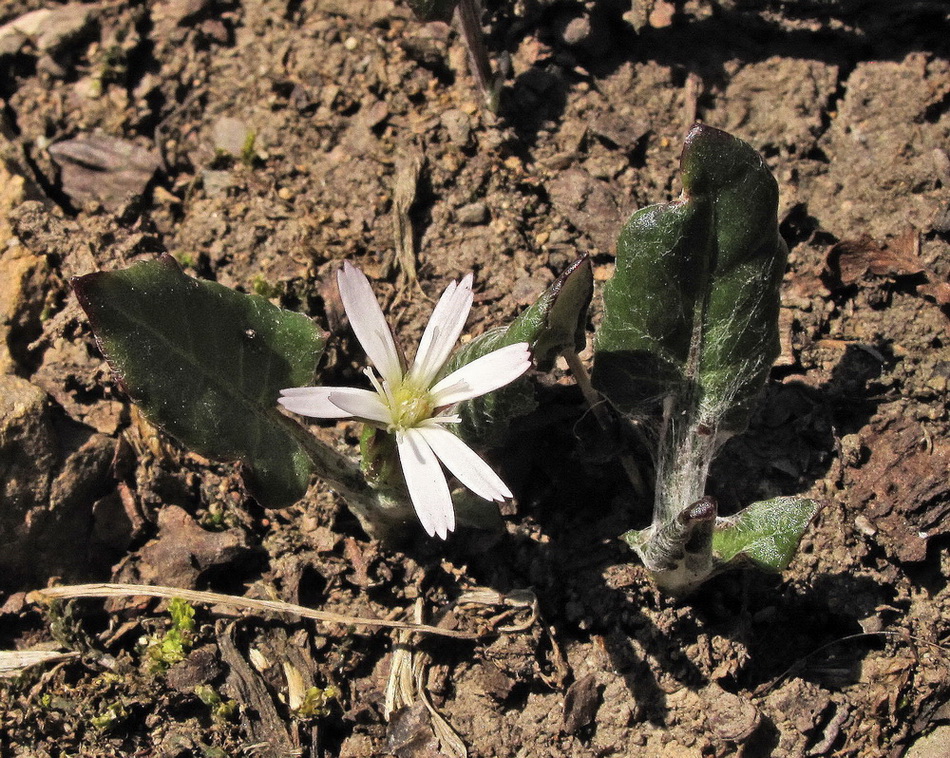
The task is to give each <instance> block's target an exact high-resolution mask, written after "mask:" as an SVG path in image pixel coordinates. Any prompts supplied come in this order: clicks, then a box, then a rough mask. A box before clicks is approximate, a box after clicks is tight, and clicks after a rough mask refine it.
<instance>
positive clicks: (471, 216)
mask: <svg viewBox="0 0 950 758" xmlns="http://www.w3.org/2000/svg"><path fill="white" fill-rule="evenodd" d="M455 220H456V221H458V223H460V224H465V225H467V226H478V225H480V224H484V223H485V222H486V221H487V220H488V206H487V205H485V203H469V204H468V205H463V206H462V207H461V208H459V209H458V210H456V211H455Z"/></svg>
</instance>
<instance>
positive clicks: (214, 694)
mask: <svg viewBox="0 0 950 758" xmlns="http://www.w3.org/2000/svg"><path fill="white" fill-rule="evenodd" d="M195 697H197V698H198V699H199V700H200V701H201V702H202V703H204V704H205V705H206V706H208V709H209V710H210V711H211V716H212V717H213V718H214V719H216V720H217V721H231V720H232V719H233V718H234V715H235V714H236V713H237V709H238V704H237V701H236V700H225V699H224V698H222V697H221V694H220V693H219V692H218V691H217V690H216V689H215V688H214V687H212V686H211V685H210V684H198V685H195Z"/></svg>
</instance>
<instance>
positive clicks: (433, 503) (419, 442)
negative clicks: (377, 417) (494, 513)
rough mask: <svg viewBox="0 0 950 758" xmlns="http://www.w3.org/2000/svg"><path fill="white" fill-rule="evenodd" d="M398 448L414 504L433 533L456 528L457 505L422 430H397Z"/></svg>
mask: <svg viewBox="0 0 950 758" xmlns="http://www.w3.org/2000/svg"><path fill="white" fill-rule="evenodd" d="M396 449H397V450H398V451H399V462H400V464H401V465H402V474H403V477H404V478H405V480H406V487H407V488H408V489H409V499H410V500H412V507H413V508H415V510H416V515H417V516H418V517H419V521H420V522H421V523H422V526H423V528H424V529H425V530H426V532H428V533H429V536H430V537H431V536H433V535H438V536H439V537H441V538H442V539H445V538H446V537H447V536H448V534H449V532H451V531H453V530H454V529H455V508H454V507H453V505H452V495H451V493H450V492H449V485H448V483H447V482H446V481H445V474H444V473H443V471H442V466H440V465H439V459H438V458H436V456H435V453H434V452H433V451H432V448H430V447H429V445H428V443H427V442H426V440H425V438H424V437H423V436H422V435H421V434H419V430H418V429H407V430H406V431H404V432H396Z"/></svg>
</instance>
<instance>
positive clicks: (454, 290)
mask: <svg viewBox="0 0 950 758" xmlns="http://www.w3.org/2000/svg"><path fill="white" fill-rule="evenodd" d="M337 283H338V284H339V287H340V296H341V298H342V299H343V307H344V309H345V310H346V314H347V316H349V319H350V325H351V326H352V327H353V332H354V333H355V334H356V338H357V339H358V340H359V341H360V344H361V345H362V346H363V349H364V350H366V354H367V356H368V357H369V359H370V361H371V362H372V363H373V366H374V367H375V368H376V371H373V369H372V368H367V369H366V375H367V376H368V377H369V380H370V382H371V383H372V385H373V388H374V389H373V390H366V389H357V388H354V387H299V388H296V389H286V390H282V391H281V393H280V394H281V396H282V397H281V398H280V401H279V402H280V404H281V405H283V406H284V408H286V409H287V410H289V411H292V412H293V413H299V414H301V415H303V416H312V417H314V418H355V419H359V420H360V421H363V422H364V423H367V424H372V425H373V426H376V427H378V428H380V429H385V430H386V431H388V432H390V433H392V434H394V435H395V436H396V448H397V451H398V453H399V462H400V465H401V466H402V473H403V476H404V478H405V480H406V486H407V487H408V489H409V497H410V499H411V500H412V505H413V508H415V511H416V515H418V517H419V521H421V522H422V526H423V527H425V530H426V531H427V532H428V533H429V535H430V536H432V535H436V534H437V535H438V536H439V537H441V538H442V539H445V538H446V536H447V535H448V533H449V532H451V531H452V530H453V529H455V510H454V508H453V507H452V496H451V494H450V493H449V485H448V483H447V482H446V479H445V473H444V472H443V471H442V466H441V465H440V463H439V462H440V461H441V462H442V464H444V465H445V467H446V468H447V469H448V470H449V471H451V472H452V473H453V474H454V475H455V477H456V478H457V479H458V480H459V481H460V482H461V483H462V484H464V485H465V486H466V487H468V488H469V489H470V490H472V492H474V493H475V494H476V495H478V496H480V497H482V498H484V499H486V500H494V501H496V502H500V501H502V500H504V499H505V498H510V497H511V491H510V490H509V489H508V487H506V486H505V483H504V482H503V481H502V480H501V479H500V478H499V477H498V475H497V474H496V473H495V472H494V471H492V469H491V468H490V467H489V466H488V464H487V463H485V461H483V460H482V459H481V458H479V457H478V455H477V454H476V453H475V451H473V450H472V449H471V448H470V447H468V445H466V444H465V443H464V442H462V440H460V439H459V438H458V437H456V436H455V435H454V434H452V432H450V431H448V430H447V429H446V428H445V425H446V424H453V423H458V421H459V417H458V416H456V415H452V414H451V413H450V411H451V409H452V407H453V406H454V405H456V404H457V403H461V402H462V401H464V400H470V399H472V398H474V397H478V396H479V395H484V394H486V393H488V392H492V391H493V390H496V389H498V388H499V387H503V386H504V385H506V384H508V383H509V382H512V381H514V380H515V379H517V378H518V377H519V376H521V375H522V374H523V373H524V372H525V371H527V370H528V368H529V367H530V366H531V355H530V352H529V347H528V343H526V342H521V343H518V344H516V345H509V346H507V347H503V348H501V349H499V350H495V351H494V352H492V353H488V354H487V355H484V356H482V357H481V358H477V359H476V360H474V361H472V362H471V363H469V364H467V365H465V366H462V368H460V369H458V370H457V371H453V372H452V373H451V374H449V375H448V376H446V377H445V378H443V379H440V380H439V381H436V377H437V376H438V374H439V372H440V371H441V370H442V367H443V366H444V365H445V363H446V361H447V360H448V358H449V354H450V353H451V352H452V348H453V347H454V346H455V343H456V341H457V340H458V338H459V335H460V334H461V333H462V329H463V327H464V326H465V319H466V318H467V317H468V312H469V309H470V308H471V307H472V275H471V274H469V275H468V276H466V277H465V278H464V279H462V281H461V282H460V283H456V282H452V284H450V285H449V286H448V288H447V289H446V290H445V292H444V293H443V294H442V297H441V299H440V300H439V302H438V304H437V305H436V307H435V310H434V311H433V312H432V317H431V318H430V319H429V323H428V325H427V326H426V330H425V332H424V333H423V335H422V341H421V342H420V343H419V349H418V351H417V352H416V357H415V360H414V361H413V362H412V366H411V367H409V368H408V370H407V369H406V359H405V357H404V356H403V353H402V351H401V350H400V349H399V348H398V347H397V345H396V342H395V340H394V339H393V335H392V332H391V331H390V329H389V325H388V324H387V323H386V319H385V317H384V316H383V312H382V310H381V309H380V307H379V303H377V302H376V296H375V295H373V290H372V288H371V287H370V284H369V281H368V280H367V279H366V277H365V276H364V275H363V272H362V271H360V270H359V269H358V268H356V267H355V266H353V265H351V264H350V263H348V262H346V263H344V264H343V268H342V270H340V271H339V272H338V273H337ZM376 372H378V375H377V373H376Z"/></svg>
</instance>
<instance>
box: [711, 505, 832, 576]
mask: <svg viewBox="0 0 950 758" xmlns="http://www.w3.org/2000/svg"><path fill="white" fill-rule="evenodd" d="M819 509H820V506H819V504H818V503H817V502H816V501H814V500H808V499H805V498H797V497H777V498H774V499H772V500H762V501H760V502H758V503H753V504H752V505H750V506H749V507H748V508H746V509H744V510H742V511H740V512H739V513H737V514H736V515H735V516H731V517H729V518H721V519H718V520H717V522H716V528H715V530H714V531H713V538H712V549H713V556H714V557H715V558H716V560H717V561H721V562H722V563H739V562H743V561H748V562H750V563H752V564H754V565H755V566H757V567H758V568H760V569H764V570H766V571H784V570H785V569H786V568H787V567H788V564H789V563H790V562H791V560H792V556H793V555H794V554H795V550H796V548H797V547H798V543H799V542H801V539H802V535H803V534H804V533H805V529H807V528H808V525H809V524H810V523H811V521H812V519H813V518H815V515H816V514H817V513H818V511H819Z"/></svg>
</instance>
